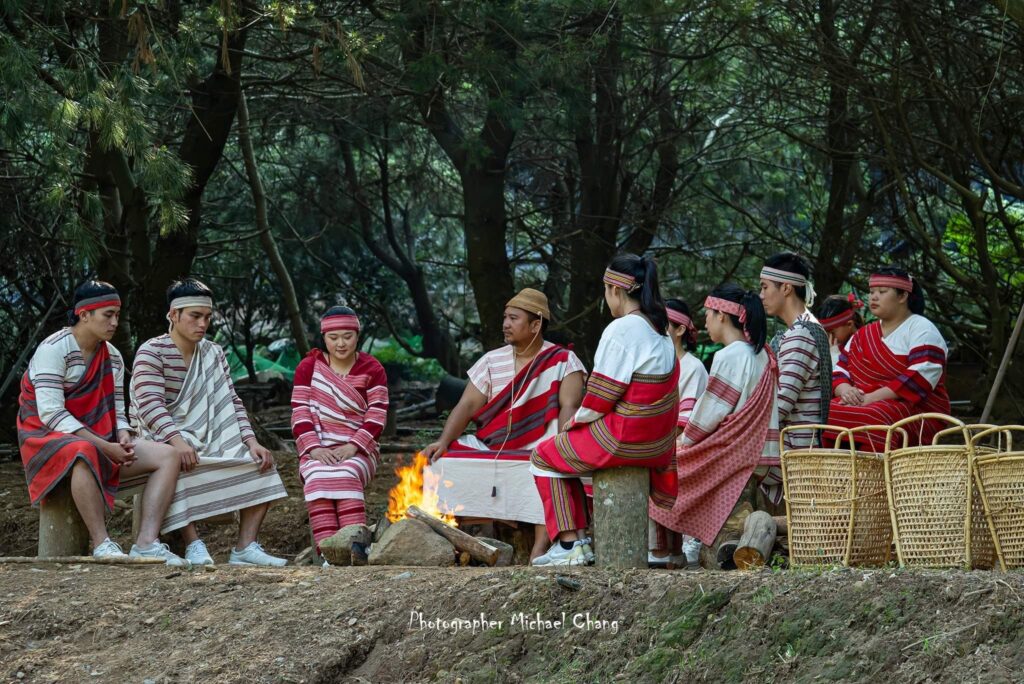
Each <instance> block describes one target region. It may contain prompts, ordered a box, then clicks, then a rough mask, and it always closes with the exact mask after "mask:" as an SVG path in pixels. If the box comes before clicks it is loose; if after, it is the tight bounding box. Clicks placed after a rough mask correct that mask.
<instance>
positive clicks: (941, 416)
mask: <svg viewBox="0 0 1024 684" xmlns="http://www.w3.org/2000/svg"><path fill="white" fill-rule="evenodd" d="M932 419H934V420H941V421H944V422H946V423H949V424H950V425H953V426H955V427H957V428H959V429H960V430H961V432H962V433H963V436H964V443H965V444H966V443H967V442H968V441H970V438H969V437H968V435H967V429H966V428H967V426H966V425H964V422H963V421H962V420H960V419H958V418H954V417H953V416H947V415H946V414H945V413H918V414H917V415H916V416H908V417H907V418H904V419H903V420H898V421H896V422H895V423H893V424H892V425H890V426H889V432H888V434H886V436H885V451H886V452H888V451H889V449H890V447H891V446H892V435H893V432H895V431H896V429H897V428H901V427H903V426H904V425H909V424H910V423H916V422H918V421H920V422H921V430H922V431H923V430H924V421H926V420H932ZM948 429H949V428H947V430H948ZM903 434H904V435H906V432H904V433H903ZM903 444H904V445H906V444H907V442H906V441H904V442H903Z"/></svg>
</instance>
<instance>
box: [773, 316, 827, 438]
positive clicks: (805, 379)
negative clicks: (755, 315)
mask: <svg viewBox="0 0 1024 684" xmlns="http://www.w3.org/2000/svg"><path fill="white" fill-rule="evenodd" d="M817 377H818V346H817V345H816V344H815V342H814V336H813V335H812V334H811V332H810V331H809V330H807V329H806V328H802V327H801V328H793V329H791V330H788V331H786V334H785V335H784V336H783V338H782V343H781V344H780V345H779V393H778V405H779V423H780V424H782V423H785V422H786V421H787V419H788V418H789V414H790V413H791V412H792V411H793V409H794V408H795V407H796V405H797V403H798V402H799V401H800V398H801V395H802V394H803V393H804V389H805V388H806V387H807V386H808V385H809V384H814V385H817V384H818V383H817ZM819 396H820V395H819ZM814 401H815V402H817V397H815V398H814Z"/></svg>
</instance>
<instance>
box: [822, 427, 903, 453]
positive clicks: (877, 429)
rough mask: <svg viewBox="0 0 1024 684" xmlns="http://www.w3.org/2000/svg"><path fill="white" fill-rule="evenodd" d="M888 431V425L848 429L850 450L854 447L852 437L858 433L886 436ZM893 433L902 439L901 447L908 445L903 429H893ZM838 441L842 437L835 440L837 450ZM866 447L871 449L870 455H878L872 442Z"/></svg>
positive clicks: (869, 441)
mask: <svg viewBox="0 0 1024 684" xmlns="http://www.w3.org/2000/svg"><path fill="white" fill-rule="evenodd" d="M890 429H892V428H891V426H889V425H859V426H857V427H855V428H850V429H848V430H847V431H846V432H847V434H848V435H849V439H850V448H853V447H854V445H853V435H855V434H857V433H859V432H883V433H885V434H886V436H888V433H889V430H890ZM894 432H898V433H899V435H900V437H902V438H903V445H904V446H906V445H907V444H908V443H909V440H908V436H907V431H906V430H905V429H903V428H901V427H898V428H895V429H894ZM840 439H842V435H840V437H839V439H837V440H836V447H837V448H838V447H839V441H840ZM868 446H870V447H871V453H873V454H877V453H878V451H877V450H876V449H875V444H874V442H872V441H871V440H868Z"/></svg>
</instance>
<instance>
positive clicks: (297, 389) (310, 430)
mask: <svg viewBox="0 0 1024 684" xmlns="http://www.w3.org/2000/svg"><path fill="white" fill-rule="evenodd" d="M315 366H316V361H315V360H314V359H313V357H312V356H307V357H306V358H304V359H303V360H302V361H301V362H300V363H299V365H298V366H297V367H296V368H295V384H294V387H293V388H292V436H293V437H295V450H296V451H298V452H299V456H305V455H306V454H308V453H309V452H310V451H312V450H313V449H317V448H319V447H321V446H323V444H322V443H321V442H320V436H319V435H317V433H316V429H315V426H314V424H313V413H312V411H310V409H309V400H310V394H311V393H312V389H311V388H310V385H311V384H312V381H313V368H314V367H315Z"/></svg>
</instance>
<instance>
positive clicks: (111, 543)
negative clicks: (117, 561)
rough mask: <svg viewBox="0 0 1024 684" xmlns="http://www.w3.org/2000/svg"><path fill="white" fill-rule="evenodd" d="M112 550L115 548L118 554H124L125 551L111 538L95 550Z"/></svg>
mask: <svg viewBox="0 0 1024 684" xmlns="http://www.w3.org/2000/svg"><path fill="white" fill-rule="evenodd" d="M111 548H113V549H114V550H115V551H117V552H118V553H122V554H123V553H124V551H123V550H122V549H121V546H120V545H119V544H118V543H117V542H116V541H114V540H113V539H109V538H108V539H104V540H103V542H102V543H101V544H100V545H99V546H97V547H96V549H95V550H96V551H99V550H100V549H106V550H108V551H109V550H110V549H111Z"/></svg>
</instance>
